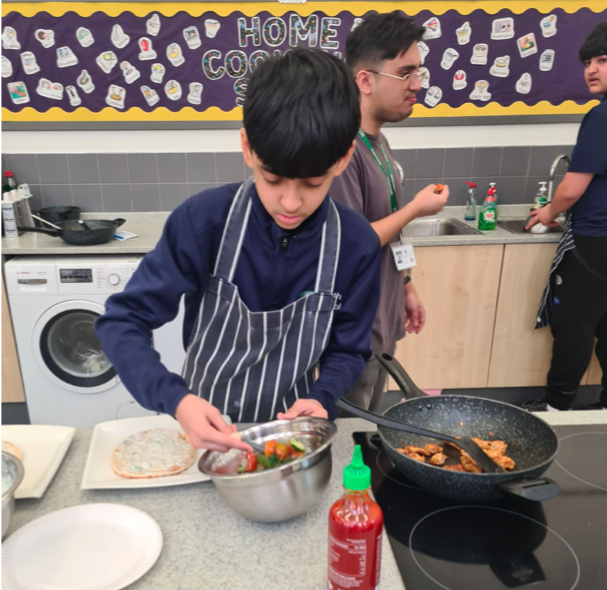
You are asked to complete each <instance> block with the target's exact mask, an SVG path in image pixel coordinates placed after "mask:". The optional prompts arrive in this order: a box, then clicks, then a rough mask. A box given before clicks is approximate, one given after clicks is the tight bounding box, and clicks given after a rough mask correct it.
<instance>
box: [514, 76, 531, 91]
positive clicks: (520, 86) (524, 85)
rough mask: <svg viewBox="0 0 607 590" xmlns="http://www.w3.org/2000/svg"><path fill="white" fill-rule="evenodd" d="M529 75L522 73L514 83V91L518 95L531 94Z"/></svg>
mask: <svg viewBox="0 0 607 590" xmlns="http://www.w3.org/2000/svg"><path fill="white" fill-rule="evenodd" d="M531 84H532V80H531V74H529V73H524V74H523V75H522V76H521V77H520V78H519V79H518V80H517V82H516V91H517V92H518V93H519V94H529V93H530V92H531Z"/></svg>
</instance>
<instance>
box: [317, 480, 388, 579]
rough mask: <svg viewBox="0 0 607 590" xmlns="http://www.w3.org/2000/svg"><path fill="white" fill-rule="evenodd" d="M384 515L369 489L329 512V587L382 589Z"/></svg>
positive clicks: (350, 495)
mask: <svg viewBox="0 0 607 590" xmlns="http://www.w3.org/2000/svg"><path fill="white" fill-rule="evenodd" d="M383 520H384V519H383V515H382V512H381V509H380V507H379V506H378V505H377V504H376V503H375V502H374V501H373V500H372V499H371V498H370V496H369V493H368V492H367V491H364V492H351V491H350V490H348V491H347V492H346V495H345V496H344V497H343V498H341V499H339V500H338V501H337V502H335V504H333V506H332V507H331V511H330V513H329V575H328V584H327V588H328V590H378V589H379V577H380V566H381V543H382V530H383Z"/></svg>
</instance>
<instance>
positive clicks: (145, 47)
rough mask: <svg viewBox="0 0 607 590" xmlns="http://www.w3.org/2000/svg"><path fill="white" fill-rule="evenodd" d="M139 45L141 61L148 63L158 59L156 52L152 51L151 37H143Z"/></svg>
mask: <svg viewBox="0 0 607 590" xmlns="http://www.w3.org/2000/svg"><path fill="white" fill-rule="evenodd" d="M137 43H138V44H139V56H138V57H139V59H140V60H141V61H148V60H150V59H156V58H157V57H158V55H157V54H156V52H155V51H154V50H153V49H152V40H151V39H150V38H149V37H141V39H139V41H138V42H137Z"/></svg>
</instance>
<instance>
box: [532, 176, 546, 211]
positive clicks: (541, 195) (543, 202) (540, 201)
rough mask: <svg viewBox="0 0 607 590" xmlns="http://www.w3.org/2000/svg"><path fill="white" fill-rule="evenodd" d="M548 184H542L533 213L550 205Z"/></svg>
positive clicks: (536, 196)
mask: <svg viewBox="0 0 607 590" xmlns="http://www.w3.org/2000/svg"><path fill="white" fill-rule="evenodd" d="M547 184H548V183H547V182H540V183H539V185H540V188H539V189H538V191H537V194H536V195H535V202H534V203H533V207H532V208H531V211H535V210H536V209H541V208H542V207H543V206H544V205H547V204H548V189H547V188H546V185H547Z"/></svg>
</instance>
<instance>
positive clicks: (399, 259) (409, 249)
mask: <svg viewBox="0 0 607 590" xmlns="http://www.w3.org/2000/svg"><path fill="white" fill-rule="evenodd" d="M399 237H400V240H399V241H398V242H392V243H391V244H390V248H391V250H392V257H393V258H394V264H395V265H396V270H399V271H400V270H408V269H409V268H413V267H414V266H417V261H416V260H415V252H414V251H413V244H411V243H410V242H409V243H406V242H405V241H404V239H403V235H402V232H401V233H400V234H399Z"/></svg>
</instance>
